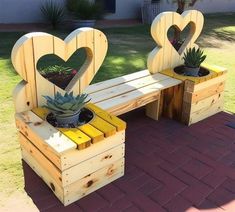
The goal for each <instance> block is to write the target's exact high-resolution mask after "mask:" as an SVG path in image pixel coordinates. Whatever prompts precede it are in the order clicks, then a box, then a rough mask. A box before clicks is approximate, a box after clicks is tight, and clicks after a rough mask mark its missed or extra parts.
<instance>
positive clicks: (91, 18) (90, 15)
mask: <svg viewBox="0 0 235 212" xmlns="http://www.w3.org/2000/svg"><path fill="white" fill-rule="evenodd" d="M66 6H67V9H68V11H69V12H71V13H72V16H73V17H74V21H73V23H74V27H76V28H78V27H94V25H95V22H96V20H97V19H99V18H101V16H102V13H103V9H102V4H101V3H100V2H99V1H92V0H67V2H66Z"/></svg>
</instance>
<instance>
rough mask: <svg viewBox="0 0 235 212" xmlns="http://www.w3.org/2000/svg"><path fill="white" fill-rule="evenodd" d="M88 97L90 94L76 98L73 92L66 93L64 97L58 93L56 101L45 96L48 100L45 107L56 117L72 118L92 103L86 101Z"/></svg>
mask: <svg viewBox="0 0 235 212" xmlns="http://www.w3.org/2000/svg"><path fill="white" fill-rule="evenodd" d="M87 96H88V94H81V95H77V96H74V95H73V92H70V93H67V92H66V93H65V94H64V96H63V95H62V94H61V93H59V92H57V93H56V94H55V98H54V99H53V98H51V97H50V96H43V97H44V98H45V99H46V100H47V102H46V105H44V107H45V108H47V109H49V110H50V111H51V112H52V113H53V114H54V115H56V116H60V117H65V116H70V115H73V114H75V113H77V112H78V111H80V110H81V109H82V108H83V107H84V106H85V104H87V103H88V102H89V101H90V99H89V100H86V99H87Z"/></svg>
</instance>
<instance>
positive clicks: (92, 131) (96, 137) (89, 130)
mask: <svg viewBox="0 0 235 212" xmlns="http://www.w3.org/2000/svg"><path fill="white" fill-rule="evenodd" d="M78 129H79V130H81V131H82V132H84V133H85V134H87V135H88V136H89V137H90V138H91V142H92V143H93V144H95V143H97V142H99V141H102V140H104V133H102V132H101V131H100V130H98V129H96V128H95V127H93V126H92V125H90V124H84V125H82V126H79V127H78Z"/></svg>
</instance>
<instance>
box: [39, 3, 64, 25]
mask: <svg viewBox="0 0 235 212" xmlns="http://www.w3.org/2000/svg"><path fill="white" fill-rule="evenodd" d="M41 12H42V14H43V15H44V17H45V18H46V20H47V21H49V22H50V23H51V25H52V27H53V28H54V29H55V28H56V27H57V25H58V24H59V23H61V22H62V21H63V19H64V16H65V10H64V8H63V6H62V5H59V4H58V3H55V1H53V0H48V1H46V2H45V4H44V5H42V6H41Z"/></svg>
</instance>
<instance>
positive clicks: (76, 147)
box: [16, 104, 126, 206]
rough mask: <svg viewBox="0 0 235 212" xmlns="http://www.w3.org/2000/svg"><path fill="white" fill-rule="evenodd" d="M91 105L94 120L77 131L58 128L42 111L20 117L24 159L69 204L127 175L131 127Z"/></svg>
mask: <svg viewBox="0 0 235 212" xmlns="http://www.w3.org/2000/svg"><path fill="white" fill-rule="evenodd" d="M87 107H88V108H89V109H91V110H93V112H94V113H95V118H94V119H93V120H92V121H91V122H89V123H88V124H86V125H83V126H81V127H78V128H73V129H57V128H54V127H53V126H52V125H50V124H49V123H48V122H47V121H45V117H46V115H47V114H48V111H47V110H46V109H43V108H36V109H33V110H32V111H27V112H23V113H17V114H16V125H17V128H18V129H19V140H20V145H21V150H22V157H23V159H24V161H25V162H26V163H28V165H29V166H30V167H31V168H32V169H33V170H34V171H35V172H36V173H37V174H38V175H39V176H40V177H41V178H42V179H43V180H44V182H45V183H46V184H47V185H48V186H49V187H50V188H51V190H52V191H53V192H54V194H55V195H56V196H57V197H58V198H59V199H60V201H61V202H62V203H63V204H64V205H65V206H66V205H69V204H70V203H72V202H74V201H76V200H78V199H80V198H82V197H84V196H86V195H88V194H89V193H91V192H93V191H95V190H97V189H99V188H101V187H102V186H104V185H106V184H108V183H110V182H112V181H114V180H116V179H117V178H119V177H121V176H123V175H124V154H125V145H124V141H125V128H126V123H125V122H123V121H122V120H120V119H119V118H117V117H115V116H111V115H109V114H108V113H106V112H105V111H103V110H102V109H100V108H98V107H97V106H95V105H92V104H89V105H88V106H87Z"/></svg>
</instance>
